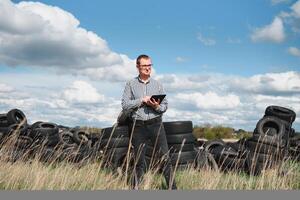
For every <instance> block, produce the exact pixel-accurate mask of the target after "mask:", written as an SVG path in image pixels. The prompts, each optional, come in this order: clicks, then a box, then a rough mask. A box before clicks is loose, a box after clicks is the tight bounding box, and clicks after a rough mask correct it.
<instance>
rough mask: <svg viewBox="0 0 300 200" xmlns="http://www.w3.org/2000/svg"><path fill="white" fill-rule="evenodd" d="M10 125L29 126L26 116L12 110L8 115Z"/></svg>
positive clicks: (17, 110)
mask: <svg viewBox="0 0 300 200" xmlns="http://www.w3.org/2000/svg"><path fill="white" fill-rule="evenodd" d="M7 121H8V124H19V123H23V124H27V119H26V116H25V114H24V113H23V112H22V111H21V110H19V109H12V110H10V111H9V112H8V113H7Z"/></svg>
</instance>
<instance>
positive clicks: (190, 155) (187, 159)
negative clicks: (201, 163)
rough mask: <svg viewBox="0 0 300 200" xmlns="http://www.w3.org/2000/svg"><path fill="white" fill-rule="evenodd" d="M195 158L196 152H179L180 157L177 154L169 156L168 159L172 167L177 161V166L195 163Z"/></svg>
mask: <svg viewBox="0 0 300 200" xmlns="http://www.w3.org/2000/svg"><path fill="white" fill-rule="evenodd" d="M196 158H197V152H196V151H186V152H181V154H180V157H179V153H172V154H170V159H171V163H172V165H175V164H176V162H177V159H178V164H188V163H195V162H196Z"/></svg>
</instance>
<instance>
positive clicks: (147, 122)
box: [135, 117, 162, 125]
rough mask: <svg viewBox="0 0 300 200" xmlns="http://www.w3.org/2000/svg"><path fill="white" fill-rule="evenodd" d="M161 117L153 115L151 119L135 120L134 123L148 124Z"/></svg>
mask: <svg viewBox="0 0 300 200" xmlns="http://www.w3.org/2000/svg"><path fill="white" fill-rule="evenodd" d="M161 121H162V120H161V117H155V118H153V119H149V120H136V121H135V124H143V125H149V124H154V123H157V122H161Z"/></svg>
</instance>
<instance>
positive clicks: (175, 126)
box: [146, 121, 197, 169]
mask: <svg viewBox="0 0 300 200" xmlns="http://www.w3.org/2000/svg"><path fill="white" fill-rule="evenodd" d="M163 125H164V129H165V132H166V137H167V142H168V146H169V152H170V153H169V156H170V159H171V163H172V165H173V166H174V167H175V166H176V169H186V168H187V167H188V166H191V165H192V166H193V165H194V164H195V161H196V157H197V151H196V148H195V145H194V144H195V140H196V138H195V137H194V136H193V134H192V131H193V124H192V122H191V121H174V122H164V123H163ZM156 151H157V149H154V146H153V144H150V145H147V149H146V162H147V164H148V166H149V167H152V166H156V165H155V163H157V162H158V161H159V158H156V157H155V155H158V154H156ZM151 165H152V166H151Z"/></svg>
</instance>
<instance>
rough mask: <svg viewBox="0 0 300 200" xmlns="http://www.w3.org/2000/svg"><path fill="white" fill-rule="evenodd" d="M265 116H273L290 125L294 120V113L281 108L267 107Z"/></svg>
mask: <svg viewBox="0 0 300 200" xmlns="http://www.w3.org/2000/svg"><path fill="white" fill-rule="evenodd" d="M265 115H266V116H274V117H278V118H279V119H282V120H284V121H286V122H288V123H290V124H292V123H293V122H294V121H295V119H296V113H295V112H294V111H293V110H291V109H288V108H284V107H281V106H268V107H267V108H266V111H265Z"/></svg>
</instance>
